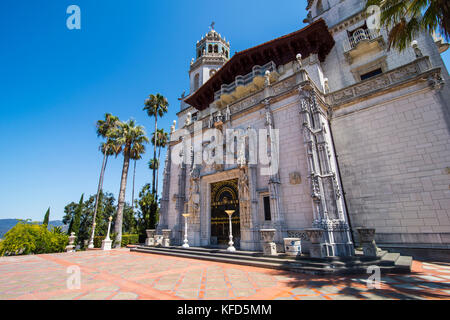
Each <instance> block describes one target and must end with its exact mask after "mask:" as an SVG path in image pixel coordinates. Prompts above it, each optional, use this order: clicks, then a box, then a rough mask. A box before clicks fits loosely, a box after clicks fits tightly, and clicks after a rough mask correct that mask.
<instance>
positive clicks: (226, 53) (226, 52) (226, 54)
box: [225, 50, 228, 58]
mask: <svg viewBox="0 0 450 320" xmlns="http://www.w3.org/2000/svg"><path fill="white" fill-rule="evenodd" d="M225 56H226V57H227V58H228V50H227V51H225Z"/></svg>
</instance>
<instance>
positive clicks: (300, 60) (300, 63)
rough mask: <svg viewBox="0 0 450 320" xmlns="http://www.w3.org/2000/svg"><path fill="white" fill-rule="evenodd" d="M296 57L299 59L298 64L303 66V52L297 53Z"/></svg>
mask: <svg viewBox="0 0 450 320" xmlns="http://www.w3.org/2000/svg"><path fill="white" fill-rule="evenodd" d="M295 58H296V59H297V62H298V65H299V67H300V69H301V68H303V64H302V54H301V53H297V55H296V56H295Z"/></svg>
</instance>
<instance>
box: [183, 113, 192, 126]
mask: <svg viewBox="0 0 450 320" xmlns="http://www.w3.org/2000/svg"><path fill="white" fill-rule="evenodd" d="M191 123H192V113H190V112H188V113H187V115H186V120H185V121H184V125H185V126H188V125H190V124H191Z"/></svg>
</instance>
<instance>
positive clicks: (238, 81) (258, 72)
mask: <svg viewBox="0 0 450 320" xmlns="http://www.w3.org/2000/svg"><path fill="white" fill-rule="evenodd" d="M266 71H270V81H271V82H274V81H276V80H277V79H278V73H277V71H276V65H275V63H274V62H273V61H270V62H268V63H266V64H265V65H263V66H258V65H255V66H253V68H252V72H250V73H248V74H246V75H245V76H240V75H239V76H236V78H235V81H233V82H232V83H230V84H223V85H222V86H221V88H220V90H218V91H216V92H215V93H214V101H216V102H217V104H218V105H220V106H226V105H229V104H230V103H232V102H234V101H236V100H238V99H240V98H243V97H245V96H248V95H249V94H251V93H253V92H256V91H258V90H260V89H261V88H263V87H264V75H265V73H266Z"/></svg>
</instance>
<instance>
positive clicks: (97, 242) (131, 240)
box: [94, 233, 139, 248]
mask: <svg viewBox="0 0 450 320" xmlns="http://www.w3.org/2000/svg"><path fill="white" fill-rule="evenodd" d="M105 237H106V236H95V237H94V247H95V248H101V247H102V241H103V239H105ZM110 239H111V240H112V241H113V247H114V241H115V239H116V235H115V234H114V233H112V234H111V235H110ZM137 243H139V235H138V234H123V235H122V247H126V246H127V245H128V244H137Z"/></svg>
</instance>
